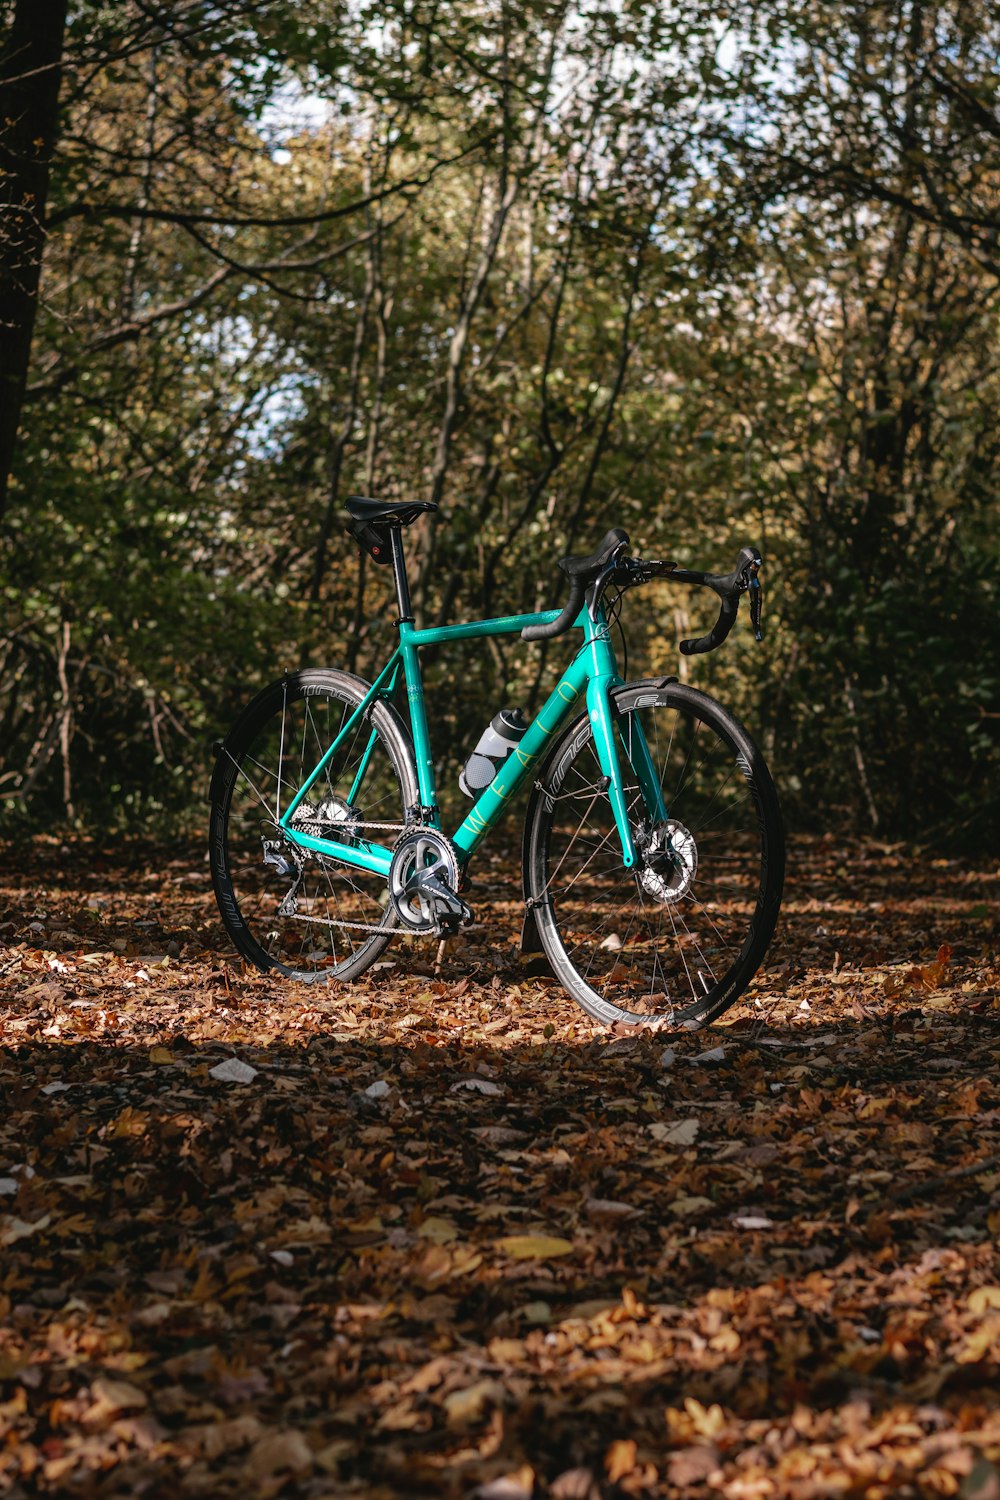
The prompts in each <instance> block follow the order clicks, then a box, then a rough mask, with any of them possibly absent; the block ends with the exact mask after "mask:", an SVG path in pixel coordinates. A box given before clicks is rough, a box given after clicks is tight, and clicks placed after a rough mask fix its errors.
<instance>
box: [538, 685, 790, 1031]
mask: <svg viewBox="0 0 1000 1500" xmlns="http://www.w3.org/2000/svg"><path fill="white" fill-rule="evenodd" d="M612 702H613V705H614V709H615V721H616V729H617V733H618V739H619V755H620V760H621V765H622V775H623V779H624V783H625V786H624V791H625V799H626V804H627V806H628V809H629V821H630V825H631V828H632V836H633V839H634V841H635V844H636V851H637V855H638V858H637V862H636V866H635V868H634V869H633V870H626V869H625V868H624V866H623V864H622V851H621V842H620V839H619V835H618V830H617V826H616V824H615V820H614V815H613V813H612V810H611V805H610V802H609V800H608V797H607V793H606V786H605V781H604V778H603V775H602V771H601V767H600V764H599V762H598V759H597V752H596V749H595V747H594V742H593V738H592V735H591V728H590V721H589V719H588V718H587V717H583V718H581V719H579V720H577V721H576V723H574V724H572V725H570V727H569V728H568V729H567V730H566V732H565V733H564V735H563V736H562V738H561V739H560V740H559V742H558V743H557V744H556V746H555V748H554V749H553V751H552V754H551V756H550V757H549V760H548V762H547V764H546V767H545V769H544V771H543V773H542V776H541V779H540V782H539V785H538V788H537V790H536V794H535V798H534V800H533V803H532V806H531V807H530V808H529V811H528V820H529V823H528V827H527V829H526V849H527V858H526V861H525V866H526V876H527V880H526V890H527V895H528V898H529V901H530V903H531V906H530V909H531V911H532V912H533V913H534V916H535V920H536V923H537V927H538V934H539V937H540V939H541V942H542V946H543V947H544V949H545V953H546V955H547V957H548V959H549V962H550V963H551V964H552V967H553V970H554V972H555V974H556V976H557V978H558V979H560V980H561V982H562V983H563V985H564V986H565V987H566V989H567V990H568V991H569V993H570V994H571V995H572V996H573V997H574V999H576V1000H578V1001H579V1003H580V1004H581V1005H582V1006H583V1007H584V1009H585V1010H587V1011H588V1012H589V1013H590V1014H591V1015H592V1016H594V1017H595V1018H596V1019H597V1020H599V1021H604V1022H609V1023H610V1022H614V1021H627V1022H640V1023H641V1022H644V1023H659V1024H661V1025H667V1026H674V1027H686V1028H695V1027H698V1026H703V1025H705V1024H707V1023H708V1022H709V1021H712V1020H714V1019H715V1018H716V1017H717V1016H719V1015H721V1014H722V1012H723V1011H724V1010H726V1009H727V1008H728V1007H729V1006H730V1005H732V1004H733V1002H734V1001H735V1000H736V999H737V998H738V997H739V996H740V995H741V994H742V993H743V991H744V990H745V989H746V987H747V985H748V984H749V983H750V981H751V979H752V978H753V976H754V974H755V973H756V972H757V969H758V968H759V966H760V963H761V961H762V959H763V957H764V954H765V952H766V950H767V946H768V944H769V943H770V941H771V937H772V936H773V933H774V927H775V922H776V921H777V916H778V909H779V907H780V904H781V889H782V881H783V877H784V861H785V855H784V839H783V835H782V828H781V814H780V811H779V807H778V798H777V793H776V792H775V789H774V784H773V782H772V780H771V777H770V774H769V772H768V770H767V767H766V765H765V764H764V760H763V758H762V756H761V754H760V751H759V750H758V749H757V747H756V746H755V745H754V743H753V741H752V740H751V739H750V736H749V735H748V734H747V732H746V730H745V729H744V728H743V727H742V725H741V724H740V723H739V722H738V721H737V720H736V719H734V718H733V717H732V715H731V714H729V713H728V712H727V710H725V709H724V708H723V707H722V706H721V705H720V704H718V703H716V702H715V701H714V700H713V699H711V698H708V697H706V696H705V694H703V693H699V692H696V691H695V690H693V689H691V688H686V687H682V686H680V685H679V684H668V685H665V686H662V687H661V686H658V685H657V684H656V683H654V682H647V683H635V684H632V685H630V686H628V687H624V688H620V689H618V691H617V692H615V693H613V694H612ZM640 734H641V735H642V736H643V737H644V742H645V745H646V746H647V747H648V753H649V762H650V765H651V770H652V774H653V778H654V779H655V780H657V781H658V784H659V787H660V790H661V793H662V804H663V805H662V807H656V806H651V803H652V802H653V801H654V799H653V797H651V794H650V779H649V776H648V774H647V776H646V789H645V791H644V790H643V788H642V785H641V778H640V775H639V773H638V771H637V770H636V769H635V768H634V765H633V762H634V764H635V766H639V765H640V763H641V760H642V756H641V755H640V753H639V748H638V747H639V736H640ZM664 814H665V815H664Z"/></svg>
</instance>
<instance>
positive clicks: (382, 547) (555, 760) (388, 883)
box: [211, 496, 784, 1028]
mask: <svg viewBox="0 0 1000 1500" xmlns="http://www.w3.org/2000/svg"><path fill="white" fill-rule="evenodd" d="M434 508H435V507H433V506H432V505H430V504H429V503H428V502H426V501H410V502H399V503H389V502H385V503H383V502H380V501H377V500H371V499H368V498H365V497H361V496H353V497H351V498H350V499H349V500H348V501H347V511H348V516H349V522H348V530H349V531H350V533H351V535H352V536H353V537H354V539H355V541H356V542H358V544H359V546H361V547H363V548H365V549H367V551H368V552H369V554H370V555H371V557H372V558H373V559H374V561H375V562H376V563H380V564H385V565H391V566H392V569H393V573H394V579H395V587H396V598H397V603H398V606H399V619H398V621H397V622H396V623H397V628H398V632H399V642H398V645H397V646H396V649H395V650H394V651H393V653H392V655H391V657H390V658H389V660H388V662H387V663H386V665H385V666H384V667H383V668H382V670H381V671H380V672H379V673H378V674H377V676H376V677H375V678H374V680H373V681H372V682H367V681H364V680H362V679H361V678H358V677H356V676H354V675H352V674H350V673H347V672H343V671H339V670H335V669H328V670H317V669H307V670H301V671H295V672H289V673H287V674H286V675H285V676H284V677H283V678H281V679H280V681H277V682H274V683H272V684H271V685H270V686H269V687H266V688H264V690H263V691H262V692H260V693H259V694H258V695H257V696H256V697H255V698H254V699H253V701H252V702H251V703H250V704H248V706H247V707H246V709H245V710H244V711H243V713H242V714H241V715H240V717H239V718H238V719H237V721H236V723H235V725H234V726H233V728H232V730H231V731H230V733H229V734H228V736H227V737H226V739H225V740H223V741H222V742H220V743H219V744H218V745H217V760H216V764H215V771H214V774H213V778H212V787H211V803H212V813H211V869H212V880H213V885H214V888H215V893H216V896H217V898H218V902H219V909H220V911H221V914H222V920H223V923H224V925H225V927H226V929H227V931H228V933H229V935H230V937H231V938H232V940H233V942H234V943H235V945H236V947H237V949H238V950H239V951H240V953H241V954H243V956H244V957H245V958H246V959H248V960H250V962H251V963H253V964H254V965H256V966H257V967H258V968H259V969H262V970H265V971H277V972H278V973H280V974H282V975H286V976H289V977H291V978H294V979H299V980H309V981H314V980H324V979H330V978H333V979H338V980H350V979H354V978H356V977H357V976H358V975H359V974H361V973H362V972H363V971H364V970H365V969H367V968H368V967H369V966H370V965H371V964H372V963H374V962H375V961H376V959H378V957H379V956H380V954H381V953H382V952H383V951H384V950H385V948H386V945H387V944H388V943H389V942H390V940H391V939H392V937H393V936H394V935H395V934H396V933H398V932H400V931H403V932H409V933H414V934H434V935H435V936H437V937H439V938H440V937H446V936H449V935H451V934H453V933H455V932H457V931H458V930H459V929H460V928H461V927H463V926H466V925H468V923H469V922H470V921H472V919H473V913H472V910H471V908H470V907H469V905H468V904H467V902H466V900H465V895H466V894H467V893H468V866H469V861H470V859H471V857H472V855H474V854H475V852H476V850H477V849H478V848H479V847H480V845H481V844H482V843H483V841H484V839H485V838H486V837H487V835H488V834H489V833H490V832H491V830H492V829H493V828H494V827H495V826H496V824H497V823H498V821H499V820H500V818H501V817H502V816H503V814H504V812H505V810H506V809H507V807H508V806H509V804H510V802H511V799H512V798H513V797H514V796H515V794H516V793H517V791H518V790H519V788H520V787H521V786H522V785H523V784H524V783H525V781H526V780H528V779H529V778H531V781H532V785H531V792H530V797H529V800H528V806H527V811H526V814H525V821H524V831H523V887H524V900H525V914H524V922H523V928H522V934H521V946H522V951H524V952H528V953H531V952H544V954H545V956H546V957H547V959H548V962H549V964H550V965H551V968H552V970H553V972H554V974H555V976H556V978H558V979H559V980H560V981H561V983H562V984H563V986H564V987H565V989H566V990H567V991H568V992H569V993H570V994H571V995H572V996H573V997H574V999H576V1000H577V1001H578V1002H579V1003H580V1004H581V1005H582V1006H583V1008H584V1009H585V1010H586V1011H588V1012H589V1013H590V1015H592V1016H593V1017H594V1018H595V1019H597V1020H598V1021H602V1022H606V1023H611V1022H615V1021H625V1022H634V1023H647V1024H659V1025H674V1026H677V1027H689V1028H694V1027H698V1026H702V1025H705V1024H707V1023H708V1022H710V1021H712V1020H714V1019H715V1018H717V1017H718V1016H719V1015H721V1014H722V1012H723V1011H724V1010H726V1009H727V1008H728V1007H729V1006H730V1005H732V1004H733V1002H734V1001H735V1000H736V999H737V998H738V997H739V996H740V995H741V994H742V993H743V992H744V990H745V989H746V987H747V986H748V985H749V983H750V981H751V979H752V978H753V977H754V975H755V974H756V972H757V970H758V968H759V966H760V964H761V962H762V960H763V957H764V954H765V952H766V950H767V947H768V944H769V943H770V940H771V937H772V935H773V933H774V927H775V922H776V920H777V916H778V909H779V906H780V902H781V889H782V880H783V873H784V842H783V835H782V826H781V816H780V811H779V807H778V798H777V794H776V792H775V789H774V784H773V782H772V780H771V776H770V774H769V772H768V770H767V767H766V765H765V764H764V760H763V758H762V756H761V754H760V751H759V750H758V749H757V747H756V746H755V745H754V743H753V741H752V740H751V738H750V736H749V735H748V734H747V732H746V730H745V729H744V728H743V727H742V725H741V724H740V723H739V722H738V721H737V720H736V719H735V718H733V716H732V715H731V714H730V713H729V712H728V711H727V710H726V709H725V708H723V707H722V705H721V704H719V703H717V702H716V701H715V700H714V699H712V698H710V697H708V696H707V695H706V694H704V693H702V692H699V691H697V690H695V689H694V688H691V687H687V686H683V685H682V684H680V683H679V682H678V680H677V678H676V677H663V678H657V679H647V680H642V681H637V682H631V683H626V682H624V681H623V680H622V678H621V677H620V676H619V675H618V666H617V659H616V656H615V652H614V649H613V646H612V643H611V634H610V632H611V624H612V622H613V620H614V619H615V618H616V617H617V611H618V610H619V609H620V607H621V598H622V595H623V594H624V593H625V591H626V590H627V589H629V588H632V587H635V586H637V585H640V584H643V583H647V582H650V581H651V580H653V579H656V578H666V579H669V580H670V581H671V582H676V583H684V584H693V585H701V586H705V587H707V588H709V589H711V590H713V591H714V592H715V593H716V594H717V595H718V596H719V598H720V600H721V606H720V611H719V616H718V619H717V620H716V622H715V624H714V625H713V626H712V628H711V630H710V631H709V633H708V634H707V635H705V636H703V637H702V638H701V639H698V640H686V641H682V642H681V646H680V649H681V651H682V652H683V653H684V654H686V655H693V654H696V653H700V652H704V651H711V650H714V649H715V648H716V647H717V646H719V645H721V643H722V642H723V641H724V640H725V638H726V637H727V636H728V634H729V632H730V631H731V629H732V627H733V625H734V623H735V621H736V617H737V613H738V609H739V602H740V599H741V597H742V595H743V594H744V593H749V595H750V610H751V621H752V625H753V629H754V634H755V636H756V639H757V640H760V639H761V628H760V618H761V597H762V596H761V587H760V578H759V571H760V567H761V556H760V553H759V552H758V551H757V550H756V548H754V547H744V548H743V549H742V550H741V552H740V554H739V558H738V560H737V565H736V568H735V569H734V570H733V572H732V573H729V574H725V575H722V574H712V573H701V572H696V571H694V570H692V569H688V568H683V567H679V566H677V565H676V564H675V563H673V562H666V561H644V560H643V559H641V558H638V557H631V556H628V555H627V552H628V547H629V537H628V534H627V533H626V532H625V531H623V530H621V529H620V528H615V529H613V530H611V531H609V532H608V533H607V535H606V536H605V538H604V540H603V542H602V543H601V545H600V546H599V547H598V549H597V550H596V551H595V552H594V553H592V554H591V555H590V556H589V557H576V558H564V559H563V560H562V562H561V563H560V564H559V566H560V568H561V569H562V571H563V573H564V574H565V576H566V579H567V581H568V586H569V597H568V600H567V602H566V604H565V606H564V607H563V608H562V609H561V610H558V609H550V610H544V611H540V612H536V613H532V614H521V615H510V616H505V617H502V618H498V619H489V620H474V621H470V622H468V623H466V624H457V625H439V626H432V627H429V628H422V629H418V628H417V627H416V626H415V623H414V619H413V614H412V611H411V607H410V594H409V586H408V582H407V575H406V564H405V559H404V551H403V536H402V534H403V528H404V527H406V526H408V525H409V524H410V523H411V522H412V521H414V520H416V518H417V517H418V516H420V515H422V514H423V513H425V512H426V511H428V510H431V509H434ZM609 590H614V591H616V592H615V594H614V597H613V598H612V597H611V595H610V594H609ZM609 601H610V602H609ZM571 627H575V628H576V629H578V630H581V631H582V632H583V643H582V645H581V646H580V648H579V649H578V650H577V651H576V653H575V654H574V656H573V657H572V659H571V661H570V663H569V665H568V666H567V667H566V668H565V670H564V671H563V672H561V673H560V675H559V677H558V680H557V682H556V685H555V687H554V688H553V689H552V692H551V693H550V694H549V697H548V698H547V699H546V701H545V703H544V704H543V705H542V707H541V708H540V709H539V711H538V712H537V713H536V714H535V716H534V718H533V719H532V721H531V723H530V724H529V725H528V726H527V727H526V729H525V730H524V732H523V734H521V735H520V738H519V739H518V740H517V742H516V744H515V745H514V746H513V748H512V750H511V753H510V754H509V755H508V757H507V758H506V759H505V760H504V761H503V762H502V764H500V765H499V767H498V768H497V770H496V774H495V776H494V777H493V779H492V780H491V781H489V784H488V785H486V786H485V788H484V789H482V790H479V792H478V795H476V798H475V801H474V802H473V805H472V807H471V809H470V811H469V812H468V814H467V816H466V817H465V818H464V819H463V820H462V822H461V823H460V824H459V826H458V828H456V829H455V831H454V832H453V833H452V834H451V835H450V836H448V835H446V834H445V833H444V831H443V830H442V827H441V818H440V814H439V811H438V806H437V792H436V786H435V775H434V765H433V761H432V755H431V741H430V733H429V728H428V722H427V712H426V706H425V701H424V689H423V681H422V678H421V671H420V663H419V658H418V653H419V651H420V650H421V648H423V647H426V646H439V647H443V646H447V645H448V644H449V643H451V642H455V641H465V640H475V639H478V638H481V637H484V636H490V635H495V636H500V635H513V634H520V635H521V637H522V638H523V639H524V640H528V641H540V640H552V639H554V638H556V637H558V636H560V635H562V634H563V632H564V631H567V630H569V629H570V628H571ZM401 678H402V681H403V683H404V684H405V689H406V702H407V708H408V718H409V724H408V725H407V724H406V722H404V719H403V718H402V717H401V715H400V713H399V712H398V711H397V710H396V708H395V707H394V706H393V703H392V701H391V699H392V696H393V694H394V692H395V689H396V687H397V685H398V684H399V682H400V679H401Z"/></svg>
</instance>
